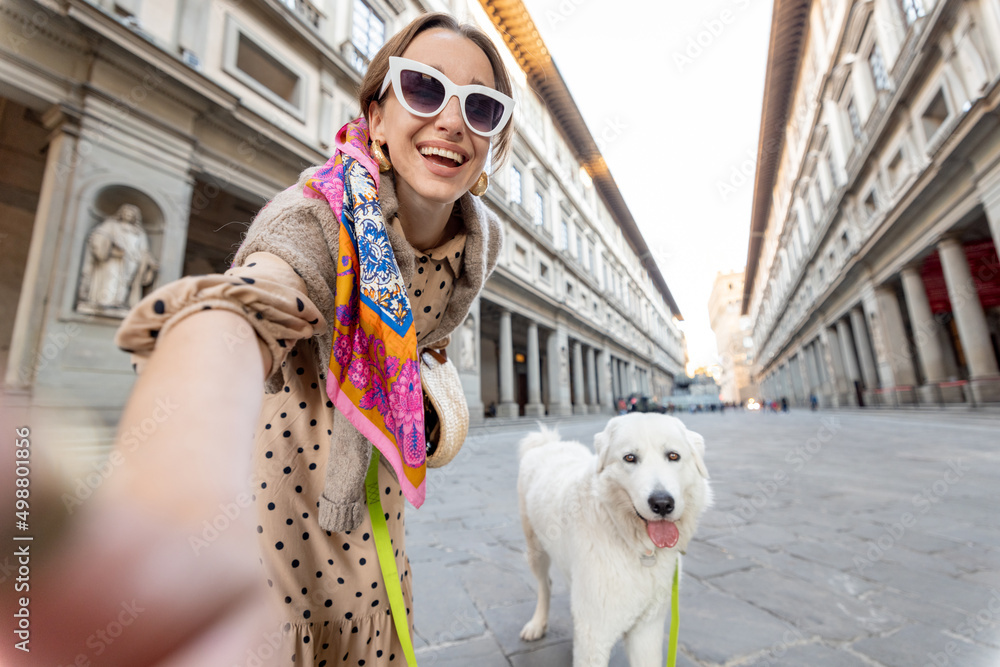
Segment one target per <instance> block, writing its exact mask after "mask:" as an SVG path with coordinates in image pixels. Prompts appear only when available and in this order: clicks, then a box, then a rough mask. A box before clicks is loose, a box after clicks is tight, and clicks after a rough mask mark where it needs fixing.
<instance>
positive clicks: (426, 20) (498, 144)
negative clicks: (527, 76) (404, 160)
mask: <svg viewBox="0 0 1000 667" xmlns="http://www.w3.org/2000/svg"><path fill="white" fill-rule="evenodd" d="M433 28H443V29H445V30H450V31H452V32H454V33H457V34H459V35H462V36H463V37H465V38H466V39H468V40H470V41H471V42H473V43H474V44H475V45H476V46H478V47H479V48H480V49H481V50H482V51H483V53H485V54H486V57H487V58H488V59H489V61H490V65H491V66H492V68H493V80H494V82H495V83H496V89H497V90H499V91H500V92H501V93H503V94H504V95H508V96H510V97H513V96H514V95H513V88H512V86H511V83H510V76H508V74H507V68H506V67H504V64H503V59H502V58H501V57H500V53H499V52H498V51H497V49H496V46H494V44H493V42H492V40H490V38H489V36H488V35H487V34H486V33H485V32H483V31H482V30H480V29H479V28H478V27H477V26H474V25H472V24H469V23H459V22H458V21H457V20H455V17H454V16H452V15H451V14H445V13H444V12H435V13H430V14H422V15H420V16H418V17H417V18H415V19H414V20H413V21H411V22H410V24H409V25H407V26H406V27H405V28H403V29H402V30H400V31H399V32H398V33H396V34H395V35H393V36H392V37H390V38H389V41H387V42H386V43H385V44H384V45H383V46H382V48H381V49H379V50H378V53H376V54H375V57H374V58H372V60H371V63H369V65H368V71H367V72H366V73H365V78H364V79H363V80H362V81H361V86H360V88H358V103H359V104H360V105H361V113H362V114H364V117H365V120H366V121H369V120H370V119H369V118H368V107H369V106H371V103H372V102H379V103H381V102H382V100H383V99H385V96H384V95H383V96H382V97H379V95H378V94H379V89H381V87H382V81H383V80H384V79H385V75H386V72H388V71H389V58H390V56H402V55H403V52H404V51H406V49H407V47H409V46H410V43H411V42H412V41H413V40H414V39H415V38H416V36H417V35H419V34H420V33H422V32H425V31H427V30H431V29H433ZM388 94H389V92H388V91H386V95H388ZM511 121H513V119H511ZM513 137H514V123H513V122H508V123H507V126H506V127H505V128H503V129H502V130H500V132H499V133H498V134H497V135H496V136H494V137H493V144H492V146H493V167H494V168H496V167H498V166H500V165H501V164H503V163H504V161H505V160H506V159H507V155H508V154H509V153H510V144H511V141H512V140H513Z"/></svg>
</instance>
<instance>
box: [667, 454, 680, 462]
mask: <svg viewBox="0 0 1000 667" xmlns="http://www.w3.org/2000/svg"><path fill="white" fill-rule="evenodd" d="M667 458H668V459H670V460H671V461H680V460H681V455H680V454H678V453H677V452H670V453H669V454H667Z"/></svg>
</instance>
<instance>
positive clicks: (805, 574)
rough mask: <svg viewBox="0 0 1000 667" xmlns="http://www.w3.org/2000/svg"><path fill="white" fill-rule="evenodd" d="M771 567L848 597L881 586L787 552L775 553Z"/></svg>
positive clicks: (856, 595)
mask: <svg viewBox="0 0 1000 667" xmlns="http://www.w3.org/2000/svg"><path fill="white" fill-rule="evenodd" d="M769 567H771V568H773V569H775V570H778V571H779V572H782V573H784V574H788V575H791V576H794V577H798V578H799V579H802V580H803V581H807V582H813V583H818V584H822V585H825V586H826V587H828V588H829V589H830V590H832V591H835V592H838V593H840V594H842V595H846V596H848V597H858V596H860V595H863V594H864V593H868V592H870V591H874V590H878V589H880V588H881V586H879V585H878V584H874V583H872V582H870V581H866V580H864V579H861V578H859V577H855V576H853V575H851V574H848V573H846V572H843V571H841V570H838V569H837V568H834V567H830V566H829V565H826V564H824V563H817V562H815V561H811V560H807V559H805V558H799V557H797V556H793V555H791V554H786V553H779V554H775V555H774V558H773V559H771V562H770V564H769Z"/></svg>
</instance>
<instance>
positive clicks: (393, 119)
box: [368, 28, 495, 204]
mask: <svg viewBox="0 0 1000 667" xmlns="http://www.w3.org/2000/svg"><path fill="white" fill-rule="evenodd" d="M402 55H403V57H404V58H410V59H412V60H416V61H418V62H421V63H424V64H426V65H430V66H431V67H434V68H435V69H437V70H439V71H441V72H442V73H443V74H444V75H445V76H447V77H448V78H449V79H451V80H452V82H454V83H456V84H458V85H460V86H462V85H468V84H471V83H476V84H480V85H484V86H489V87H491V88H494V87H495V83H494V78H493V68H492V66H491V65H490V61H489V58H487V57H486V54H485V53H483V51H482V49H480V48H479V47H478V46H477V45H476V44H475V43H474V42H472V41H471V40H469V39H468V38H466V37H463V36H462V35H460V34H458V33H455V32H452V31H451V30H447V29H444V28H433V29H430V30H427V31H425V32H422V33H420V34H419V35H417V36H416V37H415V38H414V39H413V41H412V42H410V45H409V46H408V47H407V48H406V50H405V51H404V52H403V54H402ZM368 117H369V127H370V131H371V136H372V140H373V141H378V142H379V143H380V144H382V145H383V146H384V147H385V148H387V149H388V150H387V151H386V152H387V154H388V156H389V159H390V161H391V162H392V167H393V171H395V174H396V187H397V189H398V188H404V189H405V188H408V189H409V190H411V191H412V193H413V194H415V195H416V196H418V197H420V198H422V199H423V200H425V201H426V202H428V203H433V204H451V203H453V202H455V201H457V200H458V199H459V198H460V197H461V196H462V195H463V194H465V193H466V192H467V191H468V190H469V188H470V187H472V185H473V184H474V183H475V182H476V180H477V179H478V178H479V175H480V174H481V173H482V172H483V168H484V167H485V166H486V159H487V157H488V155H489V149H490V140H489V139H487V138H486V137H481V136H479V135H478V134H475V133H473V132H472V131H471V130H469V128H468V127H467V126H466V124H465V119H464V118H463V116H462V109H461V107H460V106H459V101H458V98H456V97H453V98H451V99H450V100H449V101H448V103H447V104H446V105H445V108H444V109H443V110H442V111H441V112H440V113H439V114H437V115H436V116H431V117H429V118H421V117H419V116H414V115H413V114H411V113H410V112H408V111H407V110H406V109H404V108H403V106H402V105H401V104H400V103H399V100H397V99H396V96H395V94H394V91H392V90H390V91H387V92H386V95H385V97H384V98H383V100H382V103H381V104H379V103H378V102H372V103H371V106H370V107H369V111H368Z"/></svg>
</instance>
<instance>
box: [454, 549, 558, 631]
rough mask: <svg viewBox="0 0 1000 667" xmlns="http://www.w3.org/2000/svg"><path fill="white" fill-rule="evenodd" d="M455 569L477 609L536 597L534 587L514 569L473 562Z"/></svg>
mask: <svg viewBox="0 0 1000 667" xmlns="http://www.w3.org/2000/svg"><path fill="white" fill-rule="evenodd" d="M456 569H458V571H459V577H460V579H461V581H462V585H463V586H464V587H465V590H466V592H467V593H468V594H469V596H470V597H471V598H472V601H473V602H474V603H475V604H476V606H477V607H478V608H479V609H480V610H484V609H492V608H493V607H505V606H510V605H512V604H518V603H519V602H525V601H529V602H534V601H535V600H537V597H538V594H537V592H536V591H535V589H534V588H533V587H531V586H528V585H527V584H526V583H525V582H524V581H523V580H521V579H520V578H519V577H518V576H517V573H516V571H515V570H514V568H508V567H501V566H498V565H497V564H495V563H486V562H476V563H470V564H469V565H468V566H465V567H462V566H459V567H458V568H456ZM518 569H520V568H518ZM526 620H527V619H526Z"/></svg>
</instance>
